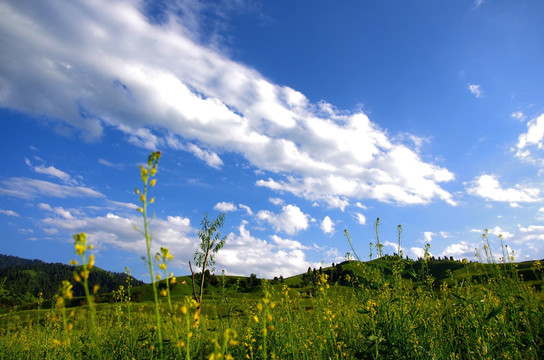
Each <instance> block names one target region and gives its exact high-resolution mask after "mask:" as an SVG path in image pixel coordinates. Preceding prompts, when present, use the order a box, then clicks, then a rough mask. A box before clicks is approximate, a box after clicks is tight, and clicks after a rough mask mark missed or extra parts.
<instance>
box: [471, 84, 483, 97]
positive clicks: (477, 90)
mask: <svg viewBox="0 0 544 360" xmlns="http://www.w3.org/2000/svg"><path fill="white" fill-rule="evenodd" d="M468 90H469V91H470V92H471V93H472V95H474V96H475V97H476V98H481V97H483V96H484V91H483V90H482V88H481V87H480V85H477V84H468Z"/></svg>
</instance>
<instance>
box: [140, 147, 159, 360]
mask: <svg viewBox="0 0 544 360" xmlns="http://www.w3.org/2000/svg"><path fill="white" fill-rule="evenodd" d="M160 157H161V152H160V151H154V152H152V153H151V154H150V155H149V157H148V158H147V166H146V167H144V166H142V165H140V166H139V167H140V177H141V180H142V183H143V189H142V191H140V190H139V189H138V188H136V190H135V191H136V194H139V195H140V201H141V203H142V206H140V207H138V211H139V212H140V213H141V214H142V216H143V221H144V230H143V232H142V234H143V235H144V237H145V245H146V250H147V263H146V265H147V268H148V270H149V274H150V275H151V286H152V287H153V296H154V299H155V318H156V327H157V329H156V330H157V338H158V342H159V348H160V350H161V351H162V347H163V344H162V333H161V314H160V310H159V295H158V291H157V283H156V281H155V280H156V279H155V274H154V266H153V257H152V256H151V243H152V235H151V232H150V231H149V224H150V223H151V221H152V220H153V217H151V218H149V217H148V214H147V207H148V205H151V204H153V203H154V202H155V198H151V199H149V200H148V199H147V196H148V191H149V189H150V188H151V187H153V186H155V184H156V183H157V179H155V178H154V177H155V175H156V173H157V166H158V164H159V159H160ZM136 229H137V230H138V228H137V227H136Z"/></svg>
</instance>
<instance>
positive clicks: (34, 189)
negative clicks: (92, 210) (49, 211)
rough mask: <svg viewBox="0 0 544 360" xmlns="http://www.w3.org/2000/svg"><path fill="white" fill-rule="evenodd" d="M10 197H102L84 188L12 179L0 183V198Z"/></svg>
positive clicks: (35, 180) (96, 192) (26, 179)
mask: <svg viewBox="0 0 544 360" xmlns="http://www.w3.org/2000/svg"><path fill="white" fill-rule="evenodd" d="M1 195H4V196H12V197H17V198H22V199H34V198H37V197H58V198H69V197H76V198H81V197H104V195H103V194H102V193H100V192H98V191H96V190H93V189H91V188H88V187H84V186H69V185H59V184H55V183H52V182H49V181H43V180H37V179H29V178H26V177H12V178H9V179H6V180H2V181H0V196H1Z"/></svg>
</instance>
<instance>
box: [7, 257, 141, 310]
mask: <svg viewBox="0 0 544 360" xmlns="http://www.w3.org/2000/svg"><path fill="white" fill-rule="evenodd" d="M76 269H77V267H75V266H72V265H66V264H61V263H46V262H43V261H41V260H29V259H23V258H19V257H17V256H9V255H2V254H0V305H3V306H13V305H20V304H24V303H31V302H35V301H36V299H37V298H38V297H39V296H40V293H41V294H42V295H41V296H42V298H43V299H46V300H47V299H51V298H53V296H54V295H55V294H56V292H57V290H58V287H59V284H61V283H62V280H70V281H71V282H72V284H73V285H74V296H75V297H79V296H83V295H84V291H83V288H82V287H81V285H80V284H77V283H76V282H75V281H74V280H73V273H74V271H75V270H76ZM131 280H132V283H133V284H135V285H142V284H143V282H142V281H140V280H136V279H134V278H132V279H131ZM126 281H127V275H126V274H120V273H113V272H108V271H105V270H102V269H100V268H98V267H94V268H93V269H92V270H91V273H90V275H89V284H90V286H91V287H93V286H94V285H98V286H99V287H100V289H99V292H98V293H99V294H108V293H111V292H112V291H114V290H117V289H118V288H119V285H124V284H125V283H126Z"/></svg>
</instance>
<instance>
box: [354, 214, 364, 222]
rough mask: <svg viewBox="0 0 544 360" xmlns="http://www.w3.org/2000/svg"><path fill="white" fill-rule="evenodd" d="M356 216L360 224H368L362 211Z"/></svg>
mask: <svg viewBox="0 0 544 360" xmlns="http://www.w3.org/2000/svg"><path fill="white" fill-rule="evenodd" d="M355 216H356V218H357V222H358V223H359V224H360V225H364V224H366V217H365V216H364V215H363V214H361V213H355Z"/></svg>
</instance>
